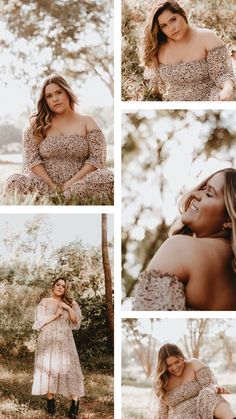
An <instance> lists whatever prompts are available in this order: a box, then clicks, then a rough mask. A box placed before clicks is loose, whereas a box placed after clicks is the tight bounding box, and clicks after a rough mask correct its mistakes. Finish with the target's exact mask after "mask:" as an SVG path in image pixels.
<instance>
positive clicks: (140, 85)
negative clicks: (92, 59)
mask: <svg viewBox="0 0 236 419" xmlns="http://www.w3.org/2000/svg"><path fill="white" fill-rule="evenodd" d="M152 3H153V0H122V100H147V101H153V100H155V101H156V100H157V98H156V97H155V96H153V94H152V93H151V91H150V87H149V86H148V84H147V82H145V80H144V78H143V68H142V67H141V66H140V59H139V48H140V42H141V38H142V36H143V24H144V21H145V19H146V15H147V12H148V10H149V8H150V5H151V4H152ZM178 3H179V4H180V6H182V7H183V9H184V10H185V12H186V14H187V16H188V20H189V22H190V24H192V25H193V26H198V27H200V28H207V29H211V30H213V31H214V32H215V33H216V34H217V35H218V36H219V37H220V38H221V39H222V40H223V41H224V42H225V44H226V45H227V47H228V49H229V52H230V53H231V55H232V63H233V66H234V68H235V71H236V38H235V27H236V3H235V0H224V1H222V0H204V1H202V0H179V1H178Z"/></svg>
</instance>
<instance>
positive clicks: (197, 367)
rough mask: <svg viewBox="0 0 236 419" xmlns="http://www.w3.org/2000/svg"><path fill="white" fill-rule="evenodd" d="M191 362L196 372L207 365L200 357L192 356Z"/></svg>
mask: <svg viewBox="0 0 236 419" xmlns="http://www.w3.org/2000/svg"><path fill="white" fill-rule="evenodd" d="M190 363H191V366H192V367H193V370H194V371H195V372H197V371H199V370H200V369H201V368H203V367H206V364H204V362H202V361H200V359H198V358H192V359H191V361H190Z"/></svg>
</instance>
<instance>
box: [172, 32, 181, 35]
mask: <svg viewBox="0 0 236 419" xmlns="http://www.w3.org/2000/svg"><path fill="white" fill-rule="evenodd" d="M178 33H179V32H174V33H172V35H171V36H175V35H178Z"/></svg>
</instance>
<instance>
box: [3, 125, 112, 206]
mask: <svg viewBox="0 0 236 419" xmlns="http://www.w3.org/2000/svg"><path fill="white" fill-rule="evenodd" d="M105 160H106V144H105V138H104V135H103V133H102V131H101V130H100V129H99V128H97V129H93V130H91V131H89V132H88V133H87V136H86V137H84V136H81V135H78V134H73V135H64V134H63V135H49V136H47V137H46V138H45V139H44V140H43V141H41V143H40V144H37V143H36V142H35V140H34V138H33V135H32V128H28V129H26V130H25V131H24V134H23V171H22V174H14V175H12V176H10V178H8V179H7V181H6V185H5V193H7V192H11V191H15V190H16V191H17V192H19V193H21V194H31V193H32V192H35V191H37V192H38V194H39V195H53V193H54V192H53V191H52V189H50V188H49V186H48V184H47V182H46V181H45V180H44V179H43V178H42V177H41V176H39V175H36V174H34V173H33V172H32V168H33V167H35V166H37V165H40V164H42V165H43V166H44V168H45V169H46V171H47V173H48V175H49V176H50V178H51V179H52V181H53V182H54V183H55V184H56V185H62V184H63V183H65V182H67V181H68V180H70V179H71V178H72V177H73V176H74V175H75V174H76V173H78V171H79V170H81V168H82V167H83V166H84V165H85V164H87V163H88V164H91V165H92V166H94V167H95V168H96V170H94V171H93V172H90V173H88V174H87V175H85V176H84V177H83V178H82V179H81V180H79V181H77V182H75V183H74V184H73V185H72V186H71V187H70V188H68V189H67V190H66V191H65V192H64V195H65V197H66V198H70V197H72V196H76V197H78V198H80V199H81V200H82V201H83V199H85V200H86V199H87V198H91V197H93V198H101V199H104V198H105V199H106V198H108V199H110V200H113V189H114V176H113V173H112V172H111V171H110V170H108V169H106V168H105V167H104V166H105Z"/></svg>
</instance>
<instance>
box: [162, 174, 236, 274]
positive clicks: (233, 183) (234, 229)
mask: <svg viewBox="0 0 236 419" xmlns="http://www.w3.org/2000/svg"><path fill="white" fill-rule="evenodd" d="M217 173H224V175H225V180H224V189H223V194H224V201H225V211H226V215H227V217H228V218H229V220H230V223H231V227H229V228H227V229H226V230H224V231H222V232H221V236H222V237H225V238H226V239H228V240H230V242H231V247H232V252H233V258H232V265H233V269H234V271H235V272H236V169H233V168H227V169H223V170H218V171H217V172H215V173H213V174H212V175H211V176H209V177H208V178H206V179H205V180H203V181H202V182H201V183H200V184H199V185H197V186H196V187H195V188H194V189H192V190H191V191H190V192H187V193H185V194H184V195H183V196H182V198H181V199H180V203H179V211H180V213H181V214H182V213H183V212H185V211H186V210H187V209H188V208H189V205H190V204H191V201H192V194H193V192H195V191H200V190H202V189H204V188H205V187H206V185H207V182H208V181H209V180H210V179H211V178H212V177H213V176H214V175H216V174H217ZM175 234H185V235H189V236H192V235H193V231H192V230H191V229H190V228H189V227H188V226H186V225H183V224H182V223H181V222H180V220H179V219H177V220H176V221H175V222H174V224H173V225H172V227H171V229H170V232H169V235H170V236H173V235H175Z"/></svg>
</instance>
